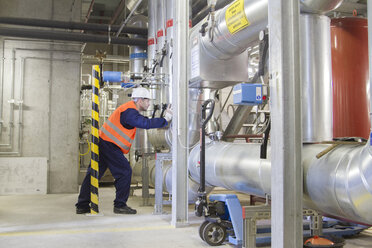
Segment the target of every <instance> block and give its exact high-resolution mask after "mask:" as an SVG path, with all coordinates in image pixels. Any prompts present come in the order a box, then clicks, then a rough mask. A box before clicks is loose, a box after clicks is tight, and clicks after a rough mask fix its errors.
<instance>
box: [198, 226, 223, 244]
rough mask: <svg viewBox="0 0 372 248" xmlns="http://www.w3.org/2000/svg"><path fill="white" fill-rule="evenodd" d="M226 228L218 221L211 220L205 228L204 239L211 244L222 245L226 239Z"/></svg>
mask: <svg viewBox="0 0 372 248" xmlns="http://www.w3.org/2000/svg"><path fill="white" fill-rule="evenodd" d="M226 235H227V233H226V228H225V227H223V226H220V225H219V224H217V223H213V222H209V223H208V224H207V225H205V227H204V230H203V238H204V239H203V240H204V241H205V242H207V244H209V245H211V246H218V245H222V243H223V242H225V239H226Z"/></svg>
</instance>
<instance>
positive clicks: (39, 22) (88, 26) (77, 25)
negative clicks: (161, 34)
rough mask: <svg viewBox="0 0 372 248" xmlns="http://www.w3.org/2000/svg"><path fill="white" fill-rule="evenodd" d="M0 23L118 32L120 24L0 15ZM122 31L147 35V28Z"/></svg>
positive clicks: (124, 29) (123, 31)
mask: <svg viewBox="0 0 372 248" xmlns="http://www.w3.org/2000/svg"><path fill="white" fill-rule="evenodd" d="M0 23H3V24H11V25H22V26H34V27H44V28H60V29H70V30H76V29H77V30H85V31H103V32H109V31H110V32H117V31H119V29H120V25H111V26H110V25H107V24H96V23H81V22H65V21H55V20H43V19H31V18H13V17H0ZM121 33H127V34H139V35H147V33H148V32H147V28H139V27H128V26H127V27H124V28H123V30H122V31H121Z"/></svg>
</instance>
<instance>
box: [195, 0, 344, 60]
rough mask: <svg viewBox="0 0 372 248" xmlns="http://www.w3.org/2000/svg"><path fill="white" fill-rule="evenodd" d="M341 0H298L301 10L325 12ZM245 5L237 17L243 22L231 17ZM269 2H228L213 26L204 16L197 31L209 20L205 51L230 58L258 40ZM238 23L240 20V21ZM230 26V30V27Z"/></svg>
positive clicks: (249, 0)
mask: <svg viewBox="0 0 372 248" xmlns="http://www.w3.org/2000/svg"><path fill="white" fill-rule="evenodd" d="M341 3H342V0H301V11H303V12H309V11H310V12H317V13H325V12H328V11H331V10H333V9H335V8H337V7H338V6H339V5H340V4H341ZM242 7H244V11H242V12H244V13H243V14H242V17H239V18H240V20H243V21H242V22H244V23H245V25H239V26H240V27H239V28H234V25H235V24H236V23H237V22H235V21H234V20H236V18H238V15H236V16H231V13H233V12H235V13H239V10H240V8H242ZM267 8H268V5H267V0H245V1H244V6H240V1H234V2H233V3H231V4H230V5H228V6H226V7H225V8H223V9H221V10H219V11H217V12H216V24H215V26H214V27H213V24H212V21H211V20H209V21H207V20H206V19H204V20H203V21H201V22H200V23H199V24H198V25H197V26H196V29H197V30H200V28H201V25H202V24H203V23H206V22H208V26H207V27H208V29H210V28H213V29H212V30H211V32H210V31H208V32H207V33H206V34H205V36H204V37H202V34H200V37H201V40H202V45H203V46H204V48H205V49H206V51H207V53H208V54H209V55H210V56H211V57H212V58H216V59H229V58H231V57H234V56H236V55H238V54H240V53H242V52H244V51H245V50H246V49H247V47H249V46H250V45H251V44H252V43H253V42H255V41H257V40H258V35H259V32H260V31H261V30H264V29H266V28H267V25H268V16H267V15H268V9H267ZM228 16H230V21H231V24H229V25H227V22H226V20H228V19H229V18H228ZM242 22H241V23H242ZM229 27H230V30H229Z"/></svg>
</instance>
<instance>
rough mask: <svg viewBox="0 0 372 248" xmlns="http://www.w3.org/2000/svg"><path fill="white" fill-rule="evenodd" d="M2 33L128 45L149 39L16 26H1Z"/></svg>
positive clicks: (26, 36)
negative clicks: (16, 27)
mask: <svg viewBox="0 0 372 248" xmlns="http://www.w3.org/2000/svg"><path fill="white" fill-rule="evenodd" d="M0 35H3V36H12V37H22V38H33V39H45V40H63V41H76V42H87V43H89V42H92V43H107V44H108V43H111V44H118V45H128V46H142V47H147V40H146V39H142V38H125V37H123V38H121V37H111V38H110V39H109V37H108V36H107V35H92V34H82V33H71V32H62V31H49V30H39V29H20V28H19V29H15V28H3V27H1V28H0Z"/></svg>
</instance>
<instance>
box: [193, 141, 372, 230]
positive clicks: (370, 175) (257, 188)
mask: <svg viewBox="0 0 372 248" xmlns="http://www.w3.org/2000/svg"><path fill="white" fill-rule="evenodd" d="M328 147H329V145H320V144H308V145H304V147H303V158H302V165H299V166H303V168H304V174H303V175H304V206H305V207H308V208H312V209H316V210H319V211H320V212H323V213H328V214H331V215H333V216H338V217H341V218H346V219H349V220H354V221H358V222H361V223H367V224H372V215H371V214H370V206H372V190H371V189H372V151H371V148H370V146H369V144H367V145H365V146H360V145H340V146H338V147H336V148H335V149H333V150H332V151H331V152H329V153H328V154H326V155H324V156H323V157H321V158H320V159H318V158H317V157H316V155H317V154H318V153H320V152H322V151H324V150H325V149H326V148H328ZM270 152H271V151H270V148H269V149H268V159H260V144H254V143H251V144H238V143H227V142H212V143H209V144H207V145H206V161H205V162H206V172H205V175H206V183H207V184H208V185H209V186H219V187H224V188H227V189H230V190H236V191H240V192H243V193H248V194H254V195H258V196H264V195H265V194H270V192H271V161H270V160H271V154H270ZM199 155H200V148H199V146H196V147H195V148H194V149H193V150H192V151H191V153H190V159H189V172H190V175H191V177H192V178H193V179H194V180H196V181H197V182H199V172H200V168H199V167H200V164H199V158H200V156H199ZM273 187H275V186H273Z"/></svg>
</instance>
